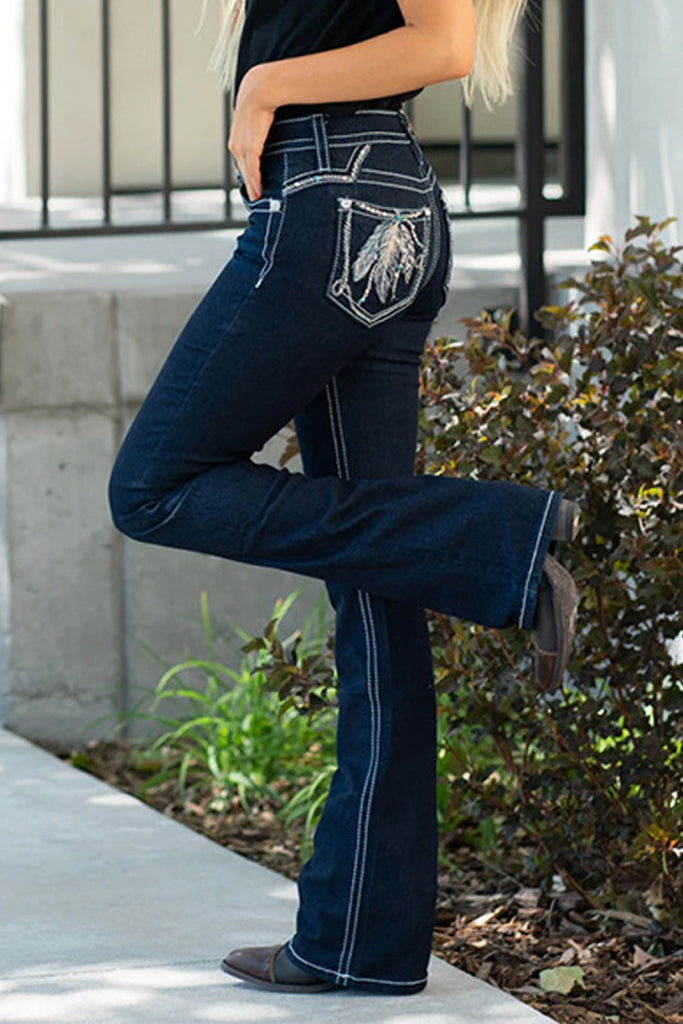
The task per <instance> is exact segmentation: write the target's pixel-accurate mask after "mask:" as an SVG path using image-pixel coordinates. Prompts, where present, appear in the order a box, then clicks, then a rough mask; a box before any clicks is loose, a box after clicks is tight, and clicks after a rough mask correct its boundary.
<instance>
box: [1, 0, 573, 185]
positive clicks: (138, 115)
mask: <svg viewBox="0 0 683 1024" xmlns="http://www.w3.org/2000/svg"><path fill="white" fill-rule="evenodd" d="M559 2H560V0H545V7H546V18H547V25H546V35H547V40H548V46H549V53H548V59H547V62H546V91H547V97H548V117H547V132H548V137H549V138H554V137H556V136H557V132H558V119H559V112H558V111H559V81H558V67H559V62H558V59H557V53H558V39H559V32H558V16H559V13H558V12H559ZM201 6H202V0H174V2H173V3H172V5H171V10H172V82H173V90H172V103H173V148H172V161H173V173H174V178H175V181H176V182H177V183H178V184H180V185H183V184H205V183H207V182H219V181H220V180H221V178H222V161H223V151H224V132H223V115H222V108H223V103H222V96H221V94H220V91H219V89H218V87H217V81H216V77H215V75H214V74H213V73H211V72H209V71H208V70H207V66H208V62H209V57H210V54H211V50H212V48H213V45H214V41H215V37H216V26H217V24H218V21H219V9H218V0H210V3H209V4H208V9H207V15H206V19H205V22H204V24H203V26H202V27H201V29H200V30H199V31H197V29H198V26H199V23H200V14H201ZM24 10H25V25H24V32H23V35H24V41H23V44H22V42H21V30H22V16H23V12H24ZM49 37H50V48H49V66H50V87H51V105H50V118H51V129H50V166H51V173H50V178H51V188H52V192H53V194H54V195H56V196H59V195H97V194H99V192H100V189H101V181H102V166H101V159H102V157H101V153H102V116H101V97H102V86H101V71H100V5H99V4H97V3H88V2H86V0H53V2H52V3H51V4H50V19H49ZM111 46H112V69H111V77H112V151H113V155H114V166H113V180H114V183H115V186H116V187H119V188H126V187H131V186H132V187H139V186H158V185H159V182H160V180H161V166H162V136H161V125H162V97H161V25H160V4H159V3H158V0H116V3H113V4H111ZM3 56H4V57H5V60H4V61H3V60H0V69H4V70H0V74H2V75H3V76H4V78H3V79H2V80H3V81H4V82H5V83H6V88H5V89H4V90H2V91H0V113H5V115H6V116H4V117H3V120H2V123H3V125H5V124H12V125H13V129H12V144H11V146H10V145H9V143H7V144H5V143H3V141H2V140H0V202H7V201H10V200H12V199H15V198H21V195H18V193H21V194H22V195H23V194H29V195H35V194H37V193H38V192H39V187H40V177H39V176H40V151H39V142H40V123H39V117H40V109H39V67H40V62H39V51H38V0H3V3H2V5H0V58H2V57H3ZM22 56H23V58H24V59H23V60H22V59H21V58H22ZM10 58H11V60H10ZM460 95H461V92H460V86H459V85H458V84H457V83H448V84H444V85H440V86H436V87H434V88H432V89H429V90H427V91H426V92H425V93H424V94H423V95H422V96H420V97H418V99H417V101H416V104H415V124H416V127H417V129H418V131H419V133H420V135H421V136H422V138H423V139H424V140H425V141H440V140H441V141H444V140H446V141H448V140H453V139H456V138H458V137H459V136H460V131H461V101H460ZM516 112H517V106H516V102H514V101H511V102H509V103H507V104H505V105H504V106H503V107H502V108H500V109H499V110H498V111H497V112H496V113H495V114H492V113H490V112H489V111H487V110H486V108H485V107H484V105H483V104H478V105H477V106H476V109H475V112H474V133H475V137H476V138H477V139H481V140H495V141H498V140H508V141H512V139H513V138H514V135H515V131H516ZM24 138H25V142H24ZM3 146H5V149H6V160H5V162H4V164H3V159H2V154H3V149H2V147H3Z"/></svg>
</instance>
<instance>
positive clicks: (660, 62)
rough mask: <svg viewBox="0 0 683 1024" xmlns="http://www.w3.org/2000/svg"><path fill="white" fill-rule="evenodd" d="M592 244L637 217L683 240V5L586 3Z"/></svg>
mask: <svg viewBox="0 0 683 1024" xmlns="http://www.w3.org/2000/svg"><path fill="white" fill-rule="evenodd" d="M587 35H588V61H587V72H586V73H587V83H588V97H589V100H588V185H589V187H588V209H587V217H586V244H587V245H588V244H591V243H592V242H594V241H595V240H596V239H597V238H598V236H599V235H602V234H610V235H612V236H613V237H614V238H615V239H618V238H619V237H620V236H621V235H622V234H623V232H624V231H625V230H626V228H628V227H629V225H630V224H632V223H633V219H634V217H635V215H636V214H643V215H646V216H649V217H651V218H652V219H655V220H662V219H664V217H667V216H676V217H678V218H679V221H678V223H677V224H675V225H672V227H671V228H670V229H669V232H668V238H669V240H670V241H671V242H673V243H675V244H678V243H679V242H680V240H681V236H682V233H683V104H681V95H682V92H683V88H682V86H683V76H682V74H681V54H682V53H683V4H681V0H648V3H642V0H588V32H587Z"/></svg>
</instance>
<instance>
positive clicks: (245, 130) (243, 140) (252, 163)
mask: <svg viewBox="0 0 683 1024" xmlns="http://www.w3.org/2000/svg"><path fill="white" fill-rule="evenodd" d="M267 68H268V65H267V64H257V65H256V66H255V67H253V68H251V69H250V70H249V71H248V72H247V74H246V75H245V76H244V78H243V79H242V81H241V83H240V88H239V92H238V94H237V102H236V104H235V109H234V111H233V115H232V129H231V131H230V140H229V142H228V149H229V150H230V152H231V153H232V155H233V156H234V158H235V162H236V163H237V167H238V169H239V172H240V174H241V175H242V178H243V180H244V187H245V189H246V191H247V195H248V196H249V198H250V199H251V200H254V199H260V198H261V154H262V153H263V146H264V144H265V141H266V136H267V135H268V132H269V131H270V126H271V124H272V123H273V118H274V116H275V110H276V106H275V105H274V104H273V103H272V102H269V101H268V99H267V88H266V84H267V80H268V71H267Z"/></svg>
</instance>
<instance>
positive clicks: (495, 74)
mask: <svg viewBox="0 0 683 1024" xmlns="http://www.w3.org/2000/svg"><path fill="white" fill-rule="evenodd" d="M473 2H474V17H475V23H476V38H475V44H474V62H473V64H472V71H471V72H470V74H469V75H468V76H467V78H464V79H463V83H462V84H463V89H464V91H465V100H466V102H467V104H468V106H472V100H473V99H474V96H475V94H476V93H477V92H478V93H479V94H480V95H481V96H482V98H483V100H484V103H485V104H486V106H487V107H488V108H489V110H490V109H491V108H492V107H493V106H495V104H496V103H503V102H504V101H505V100H506V99H507V98H508V97H509V96H511V95H512V93H513V91H514V87H513V81H512V67H511V66H512V59H511V58H512V49H513V42H514V39H515V35H516V32H517V26H518V24H519V21H520V18H521V17H522V15H523V13H524V10H525V8H526V5H527V0H473Z"/></svg>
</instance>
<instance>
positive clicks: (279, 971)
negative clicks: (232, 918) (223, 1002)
mask: <svg viewBox="0 0 683 1024" xmlns="http://www.w3.org/2000/svg"><path fill="white" fill-rule="evenodd" d="M221 970H223V971H225V973H226V974H231V975H232V976H233V977H234V978H239V979H240V981H246V982H247V983H248V984H249V985H254V986H255V987H256V988H267V989H270V991H271V992H327V991H329V989H332V988H337V985H336V984H335V982H333V981H324V980H323V979H322V978H318V977H316V976H315V975H314V974H309V973H308V971H303V970H302V969H301V968H300V967H297V966H296V965H295V964H293V963H292V962H291V960H290V959H289V957H288V956H287V954H286V953H285V947H284V945H280V946H248V947H247V948H245V949H233V950H232V951H231V952H230V953H228V955H227V956H226V957H225V959H224V960H223V962H222V963H221Z"/></svg>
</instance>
